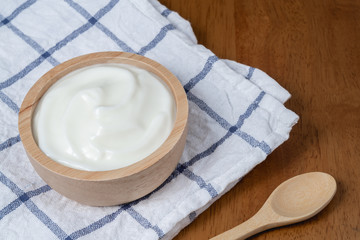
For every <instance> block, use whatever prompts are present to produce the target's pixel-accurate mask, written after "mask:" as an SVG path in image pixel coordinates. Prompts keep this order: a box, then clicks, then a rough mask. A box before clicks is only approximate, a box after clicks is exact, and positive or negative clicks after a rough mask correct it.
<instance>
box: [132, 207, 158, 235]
mask: <svg viewBox="0 0 360 240" xmlns="http://www.w3.org/2000/svg"><path fill="white" fill-rule="evenodd" d="M126 212H127V213H128V214H129V215H130V216H131V217H132V218H134V219H135V220H136V221H137V222H138V223H139V224H140V225H141V226H143V227H144V228H145V229H149V228H150V229H152V230H154V231H155V232H156V234H157V235H158V237H159V238H162V237H164V235H165V234H164V232H163V231H162V230H161V229H160V228H159V227H158V226H157V225H155V226H154V225H152V224H151V223H150V222H149V221H148V220H147V219H146V218H144V217H143V216H141V214H139V213H138V212H137V211H135V210H134V209H133V208H131V207H130V208H128V209H127V210H126Z"/></svg>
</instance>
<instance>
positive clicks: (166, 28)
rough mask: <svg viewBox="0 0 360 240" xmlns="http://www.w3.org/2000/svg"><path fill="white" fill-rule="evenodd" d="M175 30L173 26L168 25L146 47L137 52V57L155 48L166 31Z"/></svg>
mask: <svg viewBox="0 0 360 240" xmlns="http://www.w3.org/2000/svg"><path fill="white" fill-rule="evenodd" d="M173 29H175V27H174V25H172V24H168V25H166V26H164V27H162V28H161V29H160V32H159V33H158V34H157V35H156V36H155V38H154V39H153V40H151V41H150V42H149V44H148V45H146V46H145V47H142V48H141V49H140V51H139V52H138V54H139V55H145V54H146V53H147V52H148V51H150V50H151V49H153V48H154V47H156V45H158V43H159V42H161V40H163V39H164V38H165V36H166V34H167V32H168V31H170V30H173Z"/></svg>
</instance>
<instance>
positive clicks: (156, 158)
mask: <svg viewBox="0 0 360 240" xmlns="http://www.w3.org/2000/svg"><path fill="white" fill-rule="evenodd" d="M105 63H112V64H113V63H120V64H130V65H133V66H137V67H140V68H143V69H145V70H147V71H150V72H152V73H154V74H156V75H157V76H158V77H159V78H160V79H161V80H162V81H163V82H164V83H165V84H167V86H168V87H169V89H170V90H171V91H172V93H173V96H174V102H175V106H176V117H175V122H174V127H173V129H172V131H171V133H170V135H169V137H168V138H167V139H166V140H165V142H164V143H163V144H162V145H161V146H160V147H159V148H158V149H157V150H155V151H154V152H153V153H152V154H150V155H149V156H147V157H146V158H144V159H143V160H141V161H138V162H136V163H134V164H131V165H129V166H126V167H123V168H119V169H115V170H109V171H84V170H78V169H74V168H70V167H67V166H65V165H62V164H60V163H58V162H56V161H53V160H52V159H50V158H49V157H48V156H47V155H45V154H44V153H43V152H42V151H41V150H40V148H39V147H38V146H37V144H36V142H35V139H34V136H33V131H32V115H33V113H34V110H35V108H36V106H37V104H38V102H39V100H40V98H41V97H42V96H43V94H44V93H45V92H46V91H47V90H48V89H49V87H51V85H52V84H54V83H55V82H56V81H57V80H59V79H61V78H62V77H63V76H65V75H67V74H69V73H70V72H72V71H75V70H77V69H80V68H83V67H87V66H91V65H96V64H105ZM187 119H188V102H187V98H186V94H185V91H184V89H183V87H182V85H181V84H180V82H179V80H178V79H177V78H176V77H175V76H174V75H173V74H172V73H171V72H170V71H169V70H167V69H166V68H165V67H163V66H162V65H160V64H159V63H157V62H155V61H153V60H151V59H148V58H146V57H143V56H140V55H137V54H131V53H124V52H98V53H92V54H87V55H83V56H80V57H77V58H73V59H71V60H69V61H66V62H64V63H62V64H59V65H57V66H56V67H55V68H53V69H51V70H50V71H49V72H47V73H46V74H45V75H44V76H42V77H41V78H40V79H39V80H38V81H37V82H36V83H35V84H34V86H33V87H32V88H31V89H30V90H29V92H28V93H27V94H26V96H25V99H24V101H23V103H22V105H21V108H20V111H19V133H20V137H21V140H22V143H23V145H24V148H25V150H26V153H27V155H28V157H29V160H30V162H31V164H32V165H33V167H34V168H35V170H36V172H37V173H38V174H39V176H40V177H41V178H42V179H43V180H44V181H45V182H46V183H47V184H49V185H50V186H51V187H52V188H53V189H54V190H55V191H57V192H59V193H61V194H62V195H64V196H66V197H68V198H70V199H73V200H75V201H78V202H80V203H83V204H86V205H92V206H112V205H118V204H121V203H126V202H130V201H133V200H135V199H138V198H141V197H143V196H145V195H146V194H148V193H150V192H152V191H153V190H155V189H156V188H157V187H158V186H160V184H162V183H163V182H164V181H165V180H166V179H167V178H168V177H169V176H170V174H171V172H173V171H174V169H175V167H176V165H177V164H178V162H179V160H180V157H181V155H182V152H183V150H184V146H185V142H186V135H187Z"/></svg>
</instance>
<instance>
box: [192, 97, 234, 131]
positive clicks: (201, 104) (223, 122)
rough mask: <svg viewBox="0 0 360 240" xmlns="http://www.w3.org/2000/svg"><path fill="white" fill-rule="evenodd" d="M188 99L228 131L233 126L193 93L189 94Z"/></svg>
mask: <svg viewBox="0 0 360 240" xmlns="http://www.w3.org/2000/svg"><path fill="white" fill-rule="evenodd" d="M187 98H188V99H189V100H190V101H192V102H193V103H195V104H196V105H197V106H198V107H199V108H200V109H201V110H203V111H204V112H205V113H207V114H208V115H209V116H210V117H211V118H212V119H214V120H215V121H216V122H217V123H219V124H220V125H221V126H222V127H223V128H225V129H226V130H227V129H229V128H230V127H231V124H230V123H229V122H228V121H226V120H225V119H224V118H222V117H220V115H219V114H217V113H216V112H215V111H214V110H213V109H212V108H210V107H209V105H207V104H206V103H205V102H204V101H203V100H201V99H199V98H198V97H196V96H195V95H194V94H193V93H191V92H188V93H187Z"/></svg>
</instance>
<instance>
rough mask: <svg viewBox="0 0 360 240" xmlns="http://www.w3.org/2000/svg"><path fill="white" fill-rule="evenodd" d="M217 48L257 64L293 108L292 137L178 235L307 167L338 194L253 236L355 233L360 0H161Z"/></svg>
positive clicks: (231, 217)
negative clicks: (313, 211) (331, 181)
mask: <svg viewBox="0 0 360 240" xmlns="http://www.w3.org/2000/svg"><path fill="white" fill-rule="evenodd" d="M161 2H162V3H163V4H165V5H166V6H167V7H168V8H170V9H172V10H174V11H177V12H178V13H179V14H180V15H181V16H183V17H184V18H186V19H188V20H189V21H190V22H191V23H192V27H193V29H194V31H195V34H196V36H197V37H198V40H199V43H200V44H203V45H205V46H206V47H207V48H209V49H211V50H212V51H213V52H214V53H215V54H216V55H217V56H219V57H221V58H227V59H232V60H236V61H238V62H241V63H244V64H247V65H250V66H253V67H256V68H259V69H262V70H263V71H265V72H267V73H268V74H269V75H270V76H272V77H273V78H275V79H276V80H277V81H278V82H279V83H280V84H281V85H282V86H284V87H285V88H286V89H288V90H289V92H290V93H291V94H292V98H291V99H290V100H289V101H288V102H287V103H286V106H287V107H288V108H290V109H292V110H293V111H295V112H296V113H297V114H299V115H300V120H299V123H298V124H297V125H295V127H294V128H293V130H292V132H291V137H290V139H289V140H288V141H287V142H285V143H284V144H283V145H281V146H280V147H279V148H278V149H276V150H275V151H274V152H273V153H272V154H271V155H270V156H269V157H268V158H267V159H266V160H265V161H264V162H263V163H262V164H260V165H258V166H257V167H256V168H255V169H254V170H253V171H251V172H250V173H249V174H248V175H247V176H245V177H244V178H243V180H242V181H241V182H240V183H238V184H237V185H236V186H235V187H234V188H233V189H232V190H231V191H230V192H229V193H227V194H226V195H224V196H223V197H222V198H221V199H219V200H218V201H217V202H215V203H214V204H213V205H212V206H211V207H210V208H209V209H207V210H206V211H205V212H204V213H203V214H201V215H200V216H199V217H198V218H197V219H196V220H195V221H194V222H193V223H191V225H189V226H188V227H187V228H185V229H184V230H183V231H181V232H180V234H179V235H178V236H177V237H176V238H175V239H176V240H181V239H186V240H192V239H194V240H201V239H208V238H209V237H212V236H215V235H217V234H220V233H221V232H223V231H226V230H228V229H230V228H232V227H234V226H236V225H237V224H239V223H241V222H243V221H245V220H246V219H248V218H249V217H250V216H252V215H253V214H254V213H255V212H257V210H258V209H259V208H260V207H261V205H262V204H263V203H264V201H265V200H266V199H267V197H268V196H269V194H270V193H271V192H272V191H273V189H275V188H276V187H277V186H278V185H279V184H280V183H281V182H283V181H284V180H286V179H288V178H290V177H292V176H295V175H298V174H301V173H305V172H311V171H323V172H327V173H330V174H331V175H333V176H334V177H335V179H336V180H337V183H338V190H337V193H336V195H335V197H334V199H333V200H332V202H331V203H330V205H329V206H328V207H326V208H325V209H324V210H323V211H322V212H321V213H320V214H318V215H317V216H315V217H314V218H312V219H310V220H308V221H305V222H302V223H298V224H294V225H292V226H289V227H283V228H278V229H276V230H269V231H267V232H265V233H262V234H258V235H256V236H254V237H253V239H360V1H359V0H317V1H313V0H294V1H289V0H273V1H269V0H222V1H221V0H201V1H200V0H196V1H195V0H162V1H161Z"/></svg>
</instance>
